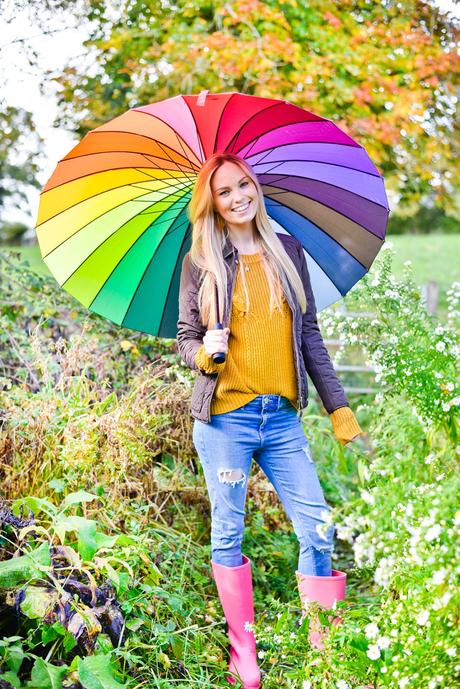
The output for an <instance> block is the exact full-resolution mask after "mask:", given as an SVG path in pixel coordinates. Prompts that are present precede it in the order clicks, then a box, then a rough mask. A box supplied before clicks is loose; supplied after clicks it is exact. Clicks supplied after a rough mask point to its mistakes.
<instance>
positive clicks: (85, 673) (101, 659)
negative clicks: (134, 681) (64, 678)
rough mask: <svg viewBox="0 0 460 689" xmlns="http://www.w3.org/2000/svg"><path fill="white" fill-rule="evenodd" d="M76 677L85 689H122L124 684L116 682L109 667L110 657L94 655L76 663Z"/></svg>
mask: <svg viewBox="0 0 460 689" xmlns="http://www.w3.org/2000/svg"><path fill="white" fill-rule="evenodd" d="M78 677H79V679H80V683H81V684H82V685H83V686H84V687H85V689H123V688H124V687H126V684H125V683H123V684H120V682H117V680H116V679H115V677H114V675H113V671H112V668H111V665H110V656H108V655H96V656H88V657H87V658H83V660H80V661H79V663H78Z"/></svg>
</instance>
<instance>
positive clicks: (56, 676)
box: [27, 658, 68, 689]
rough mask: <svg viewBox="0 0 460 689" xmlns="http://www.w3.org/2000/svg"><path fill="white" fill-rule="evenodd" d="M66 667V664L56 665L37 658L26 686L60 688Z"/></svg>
mask: <svg viewBox="0 0 460 689" xmlns="http://www.w3.org/2000/svg"><path fill="white" fill-rule="evenodd" d="M67 669H68V668H67V665H62V666H60V667H56V666H55V665H52V664H51V663H47V662H46V660H43V658H37V660H36V661H35V663H34V666H33V668H32V674H31V676H30V682H29V683H28V684H27V686H28V687H30V688H31V689H61V687H62V679H63V677H64V675H65V674H66V672H67Z"/></svg>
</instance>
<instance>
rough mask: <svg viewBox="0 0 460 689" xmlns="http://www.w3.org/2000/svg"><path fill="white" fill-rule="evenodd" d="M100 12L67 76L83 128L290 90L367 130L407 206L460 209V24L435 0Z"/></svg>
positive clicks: (96, 4) (373, 152)
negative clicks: (138, 110) (200, 101)
mask: <svg viewBox="0 0 460 689" xmlns="http://www.w3.org/2000/svg"><path fill="white" fill-rule="evenodd" d="M87 17H88V18H89V19H90V20H91V26H92V27H93V28H92V32H91V35H90V38H89V39H88V41H87V42H86V49H87V55H86V65H85V66H84V67H82V66H81V62H80V63H79V66H77V64H73V65H67V66H65V67H64V68H63V69H58V70H57V71H56V74H55V75H54V77H55V78H56V79H57V81H58V82H59V85H60V89H61V90H60V98H61V104H62V115H61V118H60V123H61V124H66V125H67V126H69V125H70V126H71V127H72V128H74V130H75V131H76V132H77V133H78V134H80V135H82V134H84V133H85V132H86V131H88V130H89V129H91V128H93V127H95V126H97V125H98V124H100V123H101V122H104V121H106V120H108V119H110V118H112V117H114V116H116V115H118V114H120V113H121V112H123V111H124V110H125V109H127V108H130V107H135V106H136V105H140V104H145V103H148V102H153V101H156V100H161V99H163V98H168V97H170V96H173V95H176V94H179V93H197V92H199V91H200V90H202V89H208V90H210V91H214V92H219V91H233V90H236V91H240V92H243V93H248V94H254V95H258V96H265V97H275V98H282V99H286V100H288V101H290V102H292V103H295V104H296V105H299V106H301V107H303V108H306V109H308V110H312V111H313V112H315V113H317V114H319V115H321V116H323V117H326V118H329V119H331V120H333V121H335V122H336V123H337V124H338V125H339V126H340V127H342V128H343V129H344V130H345V131H346V132H347V133H348V134H350V135H351V136H352V137H354V138H356V140H357V141H358V142H359V143H361V144H362V145H363V146H364V147H365V149H366V151H367V152H368V153H369V155H370V157H371V158H372V160H373V161H374V162H375V164H376V165H377V167H378V168H379V170H380V172H381V173H382V174H383V175H384V177H385V180H386V183H387V188H388V189H389V190H391V191H392V192H393V193H394V195H395V196H394V198H396V199H397V200H398V201H399V204H400V206H401V207H404V206H406V207H408V208H410V207H412V208H414V207H415V206H417V205H418V204H419V203H420V202H423V201H426V200H427V199H428V200H429V202H430V203H434V204H436V205H437V206H438V207H440V208H443V209H445V210H447V211H448V212H455V209H456V192H457V190H458V176H456V175H455V162H456V159H457V158H458V138H457V136H456V130H455V127H454V123H455V109H456V103H457V98H458V84H459V71H460V70H459V58H458V54H457V50H456V48H457V45H458V36H459V26H458V24H457V23H456V22H455V20H454V19H453V18H452V17H451V16H450V15H447V14H445V13H444V14H443V13H442V12H441V11H440V10H439V9H437V8H436V7H435V5H434V3H429V2H420V1H417V0H401V1H400V2H392V1H390V0H387V1H385V2H373V1H367V0H329V1H326V2H324V0H308V1H307V0H303V1H297V0H283V1H281V0H264V1H263V2H262V1H261V0H228V1H225V0H216V1H214V2H211V1H210V0H161V1H158V0H117V1H116V2H111V3H106V2H103V1H101V0H88V3H87ZM457 203H458V201H457ZM457 211H458V208H457Z"/></svg>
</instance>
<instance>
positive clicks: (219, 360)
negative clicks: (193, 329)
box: [212, 323, 225, 364]
mask: <svg viewBox="0 0 460 689" xmlns="http://www.w3.org/2000/svg"><path fill="white" fill-rule="evenodd" d="M223 329H224V326H223V325H222V323H216V327H215V330H223ZM212 360H213V361H214V363H216V364H223V363H224V361H225V352H215V353H214V354H213V355H212Z"/></svg>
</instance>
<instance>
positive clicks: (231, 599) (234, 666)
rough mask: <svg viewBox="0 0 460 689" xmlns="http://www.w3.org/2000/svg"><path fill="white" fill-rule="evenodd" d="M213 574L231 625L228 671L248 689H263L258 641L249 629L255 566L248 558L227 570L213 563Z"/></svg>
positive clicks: (251, 614)
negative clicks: (258, 663)
mask: <svg viewBox="0 0 460 689" xmlns="http://www.w3.org/2000/svg"><path fill="white" fill-rule="evenodd" d="M212 572H213V575H214V579H215V581H216V586H217V591H218V593H219V598H220V602H221V604H222V608H223V610H224V615H225V619H226V620H227V624H228V638H229V641H230V663H229V666H228V669H229V670H230V672H232V673H233V674H234V675H236V676H237V677H239V679H240V680H241V682H242V684H243V687H244V689H259V686H260V670H259V667H258V665H257V653H256V639H255V636H254V632H252V631H246V629H245V624H246V623H247V622H249V623H250V624H253V622H254V604H253V599H252V575H251V563H250V561H249V559H248V558H247V557H246V556H245V555H243V564H242V565H240V566H239V567H225V566H224V565H218V564H217V563H215V562H212ZM227 679H228V681H229V683H230V684H235V681H236V680H235V678H234V677H231V676H229V677H227Z"/></svg>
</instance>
